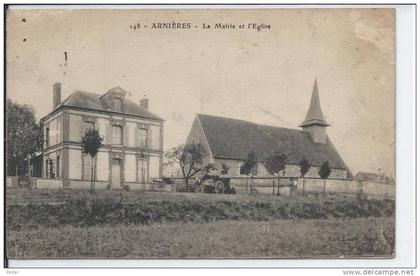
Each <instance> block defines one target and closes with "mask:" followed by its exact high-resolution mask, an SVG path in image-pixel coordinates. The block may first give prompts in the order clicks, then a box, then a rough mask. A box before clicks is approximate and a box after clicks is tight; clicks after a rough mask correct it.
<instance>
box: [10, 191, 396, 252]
mask: <svg viewBox="0 0 420 276" xmlns="http://www.w3.org/2000/svg"><path fill="white" fill-rule="evenodd" d="M394 205H395V204H394V202H393V201H389V200H388V201H378V200H356V199H354V198H353V199H351V198H345V197H340V196H330V197H327V198H325V199H323V198H317V197H304V198H302V197H298V198H288V197H277V196H243V195H209V194H179V193H145V194H143V193H137V192H115V191H103V192H95V193H89V192H86V191H40V190H20V189H19V190H8V191H7V210H6V211H7V217H6V225H7V254H8V257H9V258H18V259H22V258H86V257H89V258H222V257H223V258H292V257H302V258H304V257H320V258H321V257H339V256H345V257H362V256H366V257H367V256H375V257H391V256H392V255H393V252H394V236H395V230H394V208H395V206H394Z"/></svg>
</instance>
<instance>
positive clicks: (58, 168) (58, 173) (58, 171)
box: [56, 155, 61, 177]
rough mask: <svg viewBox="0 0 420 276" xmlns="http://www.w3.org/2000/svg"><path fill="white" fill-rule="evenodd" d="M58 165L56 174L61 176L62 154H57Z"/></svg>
mask: <svg viewBox="0 0 420 276" xmlns="http://www.w3.org/2000/svg"><path fill="white" fill-rule="evenodd" d="M56 163H57V164H56V167H57V172H56V175H57V177H60V176H61V173H60V155H57V161H56Z"/></svg>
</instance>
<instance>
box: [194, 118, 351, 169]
mask: <svg viewBox="0 0 420 276" xmlns="http://www.w3.org/2000/svg"><path fill="white" fill-rule="evenodd" d="M197 117H198V119H199V121H200V124H201V126H202V128H203V131H204V134H205V137H206V139H207V142H208V144H209V147H210V150H211V154H212V156H213V157H214V158H224V159H235V160H246V158H247V155H248V153H249V152H250V151H254V152H255V154H256V155H257V158H258V160H260V161H263V160H265V159H266V158H267V156H268V155H269V154H270V153H272V152H273V151H274V150H275V149H279V150H280V151H281V152H282V153H285V154H288V162H289V163H290V164H299V162H300V161H301V160H302V158H303V157H305V158H306V159H308V160H309V161H310V164H311V166H321V165H322V163H323V162H325V161H328V162H329V163H330V166H331V167H332V168H337V169H344V170H347V171H348V175H351V172H350V170H349V169H348V167H347V166H346V164H345V163H344V161H343V159H342V158H341V156H340V154H339V153H338V152H337V150H336V149H335V147H334V145H333V143H332V142H331V140H330V139H329V138H327V142H326V144H320V143H314V142H313V141H312V138H311V136H310V134H309V133H307V132H306V131H303V130H298V129H289V128H282V127H275V126H268V125H260V124H256V123H252V122H247V121H243V120H236V119H230V118H224V117H218V116H212V115H205V114H197Z"/></svg>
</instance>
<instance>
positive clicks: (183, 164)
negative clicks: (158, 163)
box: [165, 143, 206, 191]
mask: <svg viewBox="0 0 420 276" xmlns="http://www.w3.org/2000/svg"><path fill="white" fill-rule="evenodd" d="M205 154H206V151H205V149H204V147H203V146H202V145H201V144H200V143H198V144H196V143H194V144H187V145H179V146H177V147H174V148H172V149H171V150H169V151H167V152H166V153H165V157H166V159H167V162H165V166H169V165H173V164H178V165H179V167H180V168H181V173H182V176H183V178H184V181H185V185H186V190H187V191H188V182H189V179H190V178H191V177H193V176H195V175H196V174H197V173H199V172H201V171H202V170H203V157H204V155H205Z"/></svg>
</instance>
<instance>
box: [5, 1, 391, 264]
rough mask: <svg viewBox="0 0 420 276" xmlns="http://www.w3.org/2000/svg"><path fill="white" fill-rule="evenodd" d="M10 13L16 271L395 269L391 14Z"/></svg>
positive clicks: (10, 189)
mask: <svg viewBox="0 0 420 276" xmlns="http://www.w3.org/2000/svg"><path fill="white" fill-rule="evenodd" d="M5 16H6V18H5V20H6V41H5V42H6V57H5V58H6V101H7V102H6V105H5V112H6V113H5V114H6V133H5V135H6V156H5V160H6V165H7V168H6V169H7V171H6V173H7V177H6V188H5V189H6V198H5V201H6V221H5V223H6V244H5V245H6V257H7V258H8V259H9V260H28V259H284V258H293V259H303V258H311V259H322V258H329V259H334V258H394V256H395V248H396V247H395V190H396V188H395V187H396V185H398V184H399V183H396V181H395V179H396V178H395V125H396V123H395V118H396V114H395V104H396V101H395V99H396V92H395V91H396V46H395V45H396V28H395V26H396V25H395V24H396V20H395V16H396V15H395V10H394V9H393V8H322V7H320V8H302V7H299V6H296V7H288V8H282V7H271V8H270V7H268V8H267V7H266V8H259V7H248V8H239V7H238V8H235V7H232V6H231V7H229V8H223V7H216V8H200V7H198V8H193V9H192V8H183V7H182V6H176V7H171V8H163V7H162V8H159V7H154V8H150V7H149V8H145V7H142V6H138V7H137V8H136V7H135V6H134V7H124V8H118V7H115V8H112V7H108V8H99V7H95V6H87V7H86V8H75V7H66V6H52V7H49V8H44V7H42V6H39V7H36V8H34V7H25V6H18V7H14V6H13V5H12V6H8V8H7V10H6V13H5Z"/></svg>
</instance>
